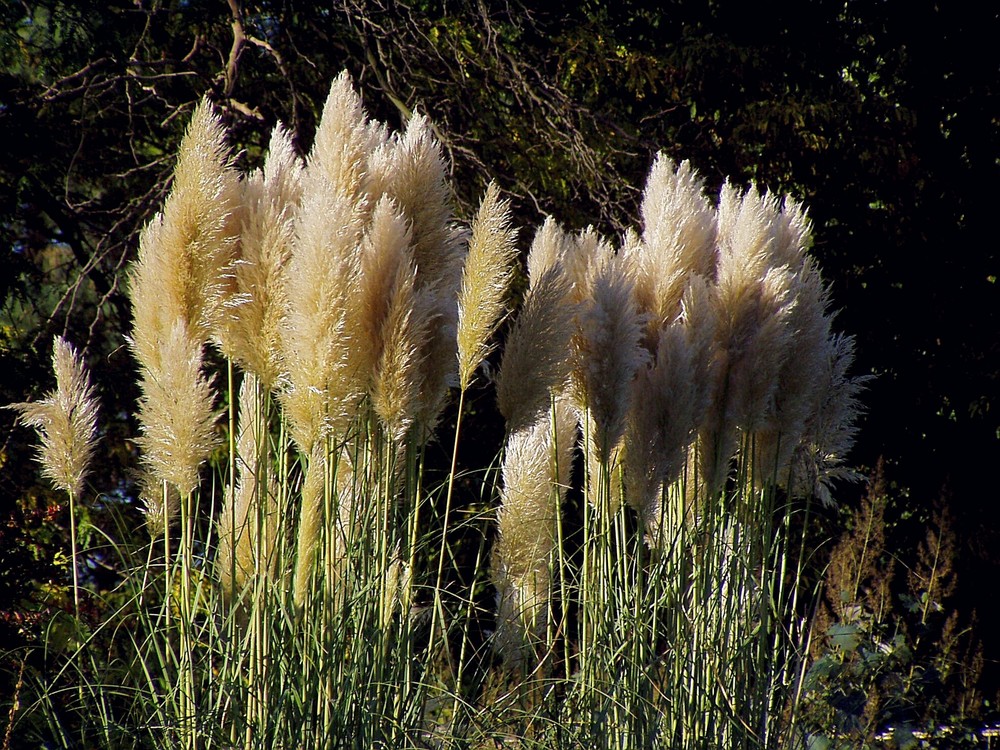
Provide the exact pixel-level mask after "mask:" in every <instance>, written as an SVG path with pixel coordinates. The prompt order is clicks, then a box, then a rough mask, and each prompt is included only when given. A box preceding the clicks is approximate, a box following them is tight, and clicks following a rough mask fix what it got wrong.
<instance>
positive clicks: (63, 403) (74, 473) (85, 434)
mask: <svg viewBox="0 0 1000 750" xmlns="http://www.w3.org/2000/svg"><path fill="white" fill-rule="evenodd" d="M52 369H53V371H54V372H55V376H56V387H55V389H54V390H52V391H49V393H47V394H46V395H45V397H44V398H42V399H41V400H39V401H34V402H31V403H19V404H10V405H8V406H7V407H6V408H8V409H15V410H16V411H18V412H19V416H18V419H19V421H20V422H21V423H22V424H24V425H27V426H28V427H34V428H35V429H36V430H37V431H38V435H39V437H40V439H41V443H40V444H39V446H38V454H37V460H38V463H39V464H40V465H41V467H42V473H43V474H44V475H45V476H46V477H47V478H48V479H49V480H50V481H51V482H52V484H53V485H54V486H55V487H56V489H59V490H62V491H64V492H66V494H67V495H69V528H70V554H71V565H72V573H73V607H74V611H76V612H77V613H79V611H80V579H79V566H78V559H77V539H76V503H77V501H78V499H79V497H80V493H81V491H82V490H83V481H84V479H85V478H86V476H87V472H88V470H89V468H90V463H91V460H92V459H93V455H94V449H95V446H96V442H97V396H96V393H95V392H94V387H93V386H92V385H91V384H90V377H89V375H88V373H87V369H86V367H85V365H84V363H83V360H82V359H81V358H80V357H79V355H78V354H77V353H76V350H75V349H74V348H73V345H72V344H70V343H69V342H68V341H66V340H65V339H64V338H62V337H61V336H56V337H55V338H54V339H53V340H52Z"/></svg>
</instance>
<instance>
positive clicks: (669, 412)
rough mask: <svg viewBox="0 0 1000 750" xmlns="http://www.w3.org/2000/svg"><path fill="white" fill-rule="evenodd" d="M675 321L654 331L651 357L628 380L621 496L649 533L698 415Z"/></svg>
mask: <svg viewBox="0 0 1000 750" xmlns="http://www.w3.org/2000/svg"><path fill="white" fill-rule="evenodd" d="M686 334H687V332H686V331H685V330H684V327H683V325H682V324H680V323H675V324H672V325H670V326H667V327H665V328H662V329H661V330H660V338H659V341H658V342H657V351H656V358H655V360H653V361H651V362H649V363H647V364H646V365H644V366H642V367H640V368H639V372H638V374H637V375H636V379H635V380H634V381H633V382H632V384H631V387H632V391H633V396H632V408H631V409H630V410H629V420H628V428H627V429H626V431H625V461H624V471H625V482H626V490H627V495H626V497H627V499H628V502H629V505H631V506H632V507H633V508H634V509H635V510H636V511H637V512H638V514H639V518H640V519H642V521H643V523H644V524H645V526H646V528H647V531H649V532H650V535H649V538H651V539H657V538H658V534H656V533H653V532H654V528H655V526H656V525H657V522H658V519H659V515H660V507H659V499H660V492H661V488H662V486H663V485H664V484H669V483H671V482H672V481H674V479H676V478H677V476H678V475H679V474H680V472H681V470H682V469H683V467H684V462H685V459H686V455H687V449H688V446H689V445H690V443H691V440H692V438H693V435H694V431H695V429H696V428H697V426H698V421H699V419H700V417H701V415H700V414H699V413H698V412H697V411H696V410H697V406H698V404H697V396H696V390H697V387H698V384H697V383H696V381H695V376H696V366H695V362H694V350H693V347H691V346H690V344H689V342H688V337H687V335H686Z"/></svg>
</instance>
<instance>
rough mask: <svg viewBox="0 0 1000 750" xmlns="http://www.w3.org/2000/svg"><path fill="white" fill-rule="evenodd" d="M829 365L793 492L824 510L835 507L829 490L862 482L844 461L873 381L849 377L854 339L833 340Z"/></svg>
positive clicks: (827, 356)
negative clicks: (837, 484) (838, 482)
mask: <svg viewBox="0 0 1000 750" xmlns="http://www.w3.org/2000/svg"><path fill="white" fill-rule="evenodd" d="M824 359H825V362H824V367H823V368H822V369H821V370H820V383H819V385H818V387H817V388H816V389H815V391H814V392H813V397H814V399H815V400H814V403H813V408H812V410H811V414H810V417H809V419H808V421H807V423H806V429H805V435H804V436H803V438H802V440H801V441H800V443H799V445H798V446H797V450H796V454H795V458H794V468H793V471H792V481H791V483H790V486H789V488H788V489H789V490H790V491H791V492H792V493H793V494H795V495H798V496H804V495H815V496H816V497H818V498H819V499H820V500H821V501H822V502H823V504H824V505H827V506H832V505H834V500H833V495H832V493H831V492H830V486H831V483H832V482H833V481H834V480H837V479H844V480H848V481H858V480H860V479H861V476H860V475H859V474H857V473H856V472H854V471H852V470H850V469H848V468H846V467H844V466H843V461H844V458H845V456H846V455H847V453H848V451H849V450H850V449H851V446H852V445H853V444H854V438H855V436H856V435H857V431H858V425H857V420H858V418H859V417H860V416H861V414H862V413H863V409H862V406H861V402H860V398H859V396H860V394H861V391H862V390H864V388H865V387H866V384H867V382H868V381H869V380H870V379H871V376H868V375H861V376H854V377H851V376H849V375H848V372H849V371H850V369H851V365H852V364H853V363H854V338H853V337H852V336H844V335H842V334H833V335H831V336H830V338H829V339H828V341H827V347H826V350H825V358H824Z"/></svg>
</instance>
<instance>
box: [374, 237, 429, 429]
mask: <svg viewBox="0 0 1000 750" xmlns="http://www.w3.org/2000/svg"><path fill="white" fill-rule="evenodd" d="M402 247H403V248H404V249H405V248H406V247H407V246H406V245H405V244H404V245H403V246H402ZM416 276H417V271H416V269H415V268H414V267H413V264H412V262H411V261H410V259H409V253H408V252H405V253H401V254H400V257H399V259H398V262H397V264H396V267H395V272H394V275H393V277H392V278H391V279H389V282H390V284H389V286H388V289H387V292H386V295H385V304H386V310H385V315H384V319H383V320H382V321H381V326H380V330H379V333H378V335H379V342H380V352H379V357H378V362H377V363H376V367H375V379H374V383H373V385H372V407H373V408H374V410H375V413H376V414H377V415H378V417H379V419H380V420H381V422H382V424H383V425H384V427H385V429H386V431H387V432H388V434H389V436H390V437H391V438H392V440H393V441H394V442H395V443H396V444H397V445H402V444H403V442H404V440H405V438H406V434H407V432H408V431H409V429H410V426H411V424H412V423H413V420H414V418H415V415H416V408H417V403H418V402H419V387H420V370H419V365H420V357H419V354H418V351H419V347H420V341H421V340H423V339H424V338H425V336H426V334H427V333H429V331H428V326H427V321H424V320H421V319H420V318H419V312H420V311H419V310H418V308H417V304H416Z"/></svg>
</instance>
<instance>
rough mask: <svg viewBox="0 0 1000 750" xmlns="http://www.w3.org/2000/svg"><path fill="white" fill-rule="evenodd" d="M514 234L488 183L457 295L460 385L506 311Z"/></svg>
mask: <svg viewBox="0 0 1000 750" xmlns="http://www.w3.org/2000/svg"><path fill="white" fill-rule="evenodd" d="M515 237H516V232H515V231H514V230H513V229H512V228H511V226H510V208H509V204H508V203H507V201H504V200H501V198H500V191H499V189H498V188H497V186H496V185H495V184H494V183H490V185H489V187H488V188H487V189H486V195H484V196H483V202H482V204H481V205H480V207H479V213H478V214H477V215H476V218H475V220H474V221H473V222H472V237H471V238H470V240H469V254H468V256H467V257H466V259H465V266H464V269H463V271H462V287H461V291H460V292H459V295H458V336H457V341H458V387H459V388H460V389H461V390H463V391H464V390H466V389H467V388H468V387H469V383H470V382H471V381H472V375H473V373H474V372H475V370H476V368H477V367H479V365H480V364H481V363H482V362H483V360H484V359H486V356H487V355H488V354H489V353H490V350H491V349H492V348H493V347H492V342H491V338H492V335H493V333H494V332H495V331H496V329H497V326H498V325H499V324H500V320H501V318H502V317H503V314H504V312H505V305H506V296H507V292H508V290H509V287H510V284H511V281H512V280H513V278H514V258H515V257H516V255H517V246H516V245H515V244H514V240H515Z"/></svg>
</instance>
